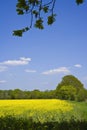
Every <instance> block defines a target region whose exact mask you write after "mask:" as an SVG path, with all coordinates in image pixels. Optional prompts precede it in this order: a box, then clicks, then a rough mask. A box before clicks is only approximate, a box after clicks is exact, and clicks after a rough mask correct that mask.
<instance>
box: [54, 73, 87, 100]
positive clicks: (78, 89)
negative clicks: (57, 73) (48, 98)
mask: <svg viewBox="0 0 87 130" xmlns="http://www.w3.org/2000/svg"><path fill="white" fill-rule="evenodd" d="M56 97H57V98H60V99H69V100H77V101H83V100H85V99H86V98H87V94H86V89H85V88H84V85H83V84H82V83H81V81H80V80H79V79H78V78H76V77H75V76H73V75H66V76H64V77H63V78H62V81H61V82H60V83H59V84H58V85H57V88H56Z"/></svg>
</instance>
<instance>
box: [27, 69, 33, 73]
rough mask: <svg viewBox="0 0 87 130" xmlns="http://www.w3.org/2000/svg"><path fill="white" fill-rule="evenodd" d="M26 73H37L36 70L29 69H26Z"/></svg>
mask: <svg viewBox="0 0 87 130" xmlns="http://www.w3.org/2000/svg"><path fill="white" fill-rule="evenodd" d="M25 72H27V73H36V70H29V69H26V70H25Z"/></svg>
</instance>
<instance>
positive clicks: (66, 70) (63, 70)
mask: <svg viewBox="0 0 87 130" xmlns="http://www.w3.org/2000/svg"><path fill="white" fill-rule="evenodd" d="M57 73H58V74H59V73H64V74H65V73H70V70H69V69H68V68H67V67H60V68H57V69H52V70H48V71H45V72H43V73H42V74H44V75H50V74H57Z"/></svg>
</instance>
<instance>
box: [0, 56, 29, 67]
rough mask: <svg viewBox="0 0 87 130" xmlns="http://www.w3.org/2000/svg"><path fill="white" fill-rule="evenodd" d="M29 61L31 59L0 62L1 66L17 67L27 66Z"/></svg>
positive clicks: (22, 58)
mask: <svg viewBox="0 0 87 130" xmlns="http://www.w3.org/2000/svg"><path fill="white" fill-rule="evenodd" d="M30 61H31V58H25V57H20V58H19V60H7V61H3V62H0V64H1V65H11V66H17V65H27V64H29V62H30Z"/></svg>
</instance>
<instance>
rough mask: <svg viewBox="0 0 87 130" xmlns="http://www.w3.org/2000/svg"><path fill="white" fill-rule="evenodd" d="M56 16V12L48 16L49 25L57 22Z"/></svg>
mask: <svg viewBox="0 0 87 130" xmlns="http://www.w3.org/2000/svg"><path fill="white" fill-rule="evenodd" d="M55 16H56V15H55V14H54V15H50V16H48V21H47V23H48V25H51V24H53V23H54V22H55Z"/></svg>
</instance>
